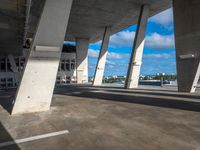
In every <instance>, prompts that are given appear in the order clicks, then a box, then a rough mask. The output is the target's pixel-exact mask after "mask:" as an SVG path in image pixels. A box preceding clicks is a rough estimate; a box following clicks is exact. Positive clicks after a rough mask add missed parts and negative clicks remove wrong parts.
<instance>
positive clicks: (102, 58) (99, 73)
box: [93, 27, 110, 86]
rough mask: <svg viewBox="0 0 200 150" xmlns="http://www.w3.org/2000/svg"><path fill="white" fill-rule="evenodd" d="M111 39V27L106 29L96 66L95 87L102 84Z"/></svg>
mask: <svg viewBox="0 0 200 150" xmlns="http://www.w3.org/2000/svg"><path fill="white" fill-rule="evenodd" d="M109 39H110V27H106V28H105V32H104V36H103V40H102V44H101V49H100V53H99V58H98V62H97V66H96V71H95V74H94V81H93V85H94V86H97V85H101V84H102V80H103V75H104V69H105V64H106V57H107V53H108V44H109Z"/></svg>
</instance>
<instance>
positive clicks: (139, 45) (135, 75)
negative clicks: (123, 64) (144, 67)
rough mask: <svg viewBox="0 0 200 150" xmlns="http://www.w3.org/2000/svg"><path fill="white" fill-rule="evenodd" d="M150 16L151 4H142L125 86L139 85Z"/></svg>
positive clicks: (134, 86)
mask: <svg viewBox="0 0 200 150" xmlns="http://www.w3.org/2000/svg"><path fill="white" fill-rule="evenodd" d="M148 18H149V6H148V5H142V6H141V10H140V15H139V19H138V25H137V31H136V35H135V39H134V44H133V49H132V54H131V58H130V63H129V67H128V72H127V78H126V82H125V88H137V87H138V82H139V77H140V68H141V64H142V55H143V49H144V42H145V32H146V26H147V20H148Z"/></svg>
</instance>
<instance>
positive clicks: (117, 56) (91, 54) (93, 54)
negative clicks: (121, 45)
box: [88, 49, 130, 59]
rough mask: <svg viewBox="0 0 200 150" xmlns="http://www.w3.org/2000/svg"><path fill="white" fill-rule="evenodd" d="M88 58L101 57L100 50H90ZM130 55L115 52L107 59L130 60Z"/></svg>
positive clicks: (109, 53) (110, 53)
mask: <svg viewBox="0 0 200 150" xmlns="http://www.w3.org/2000/svg"><path fill="white" fill-rule="evenodd" d="M88 56H89V57H92V58H98V57H99V51H98V50H93V49H89V50H88ZM129 57H130V55H129V54H119V53H114V52H108V55H107V58H110V59H122V58H129Z"/></svg>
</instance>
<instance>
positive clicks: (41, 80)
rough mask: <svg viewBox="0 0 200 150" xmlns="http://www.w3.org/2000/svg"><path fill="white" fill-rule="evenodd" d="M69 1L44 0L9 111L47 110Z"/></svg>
mask: <svg viewBox="0 0 200 150" xmlns="http://www.w3.org/2000/svg"><path fill="white" fill-rule="evenodd" d="M71 5H72V0H60V1H59V3H57V2H56V1H54V0H46V3H45V7H44V10H43V13H42V16H41V19H40V22H39V25H38V28H37V32H36V35H35V38H34V40H33V44H32V46H31V51H30V54H29V56H28V58H27V62H26V65H25V68H24V72H23V75H22V78H21V82H20V84H19V86H18V92H17V96H16V100H15V105H14V108H13V111H12V114H20V113H30V112H39V111H44V110H49V107H50V104H51V99H52V95H53V90H54V85H55V82H56V75H57V71H58V66H59V61H60V56H61V48H62V46H63V42H64V37H65V32H66V29H67V25H68V19H69V15H70V10H71ZM58 10H59V11H58ZM47 25H48V27H47ZM58 26H59V28H58ZM37 47H39V48H37Z"/></svg>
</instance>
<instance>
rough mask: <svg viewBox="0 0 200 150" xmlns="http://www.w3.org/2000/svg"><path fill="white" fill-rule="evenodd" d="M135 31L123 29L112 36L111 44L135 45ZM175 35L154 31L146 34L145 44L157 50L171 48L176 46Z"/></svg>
mask: <svg viewBox="0 0 200 150" xmlns="http://www.w3.org/2000/svg"><path fill="white" fill-rule="evenodd" d="M134 37H135V32H133V31H122V32H119V33H117V34H114V35H113V36H111V39H110V46H111V47H116V48H117V47H119V48H120V47H129V48H131V47H132V46H133V40H134ZM174 45H175V44H174V35H173V34H172V35H161V34H158V33H153V34H151V35H148V36H146V41H145V46H146V47H147V48H152V49H156V50H163V49H171V48H174V47H175V46H174Z"/></svg>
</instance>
